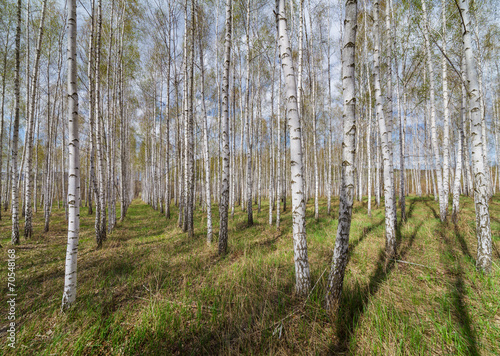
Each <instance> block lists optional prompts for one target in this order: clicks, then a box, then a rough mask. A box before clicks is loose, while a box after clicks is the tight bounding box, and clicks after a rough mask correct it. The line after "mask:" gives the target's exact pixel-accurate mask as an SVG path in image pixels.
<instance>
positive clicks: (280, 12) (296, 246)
mask: <svg viewBox="0 0 500 356" xmlns="http://www.w3.org/2000/svg"><path fill="white" fill-rule="evenodd" d="M276 5H277V9H276V10H277V11H276V21H277V25H278V39H279V50H280V57H281V66H282V68H283V74H284V77H285V86H286V111H287V117H288V127H289V130H290V170H291V176H290V178H291V190H292V219H293V223H292V224H293V251H294V260H295V292H296V293H297V294H299V295H305V294H307V292H308V291H309V288H310V284H311V282H310V279H311V277H310V272H309V260H308V257H307V240H306V221H305V215H306V202H305V199H304V191H303V173H302V145H301V142H300V137H301V134H302V133H301V127H300V121H299V112H298V107H297V85H296V83H295V74H294V68H293V64H292V50H291V46H290V41H289V39H288V29H287V20H286V14H285V1H284V0H277V1H276Z"/></svg>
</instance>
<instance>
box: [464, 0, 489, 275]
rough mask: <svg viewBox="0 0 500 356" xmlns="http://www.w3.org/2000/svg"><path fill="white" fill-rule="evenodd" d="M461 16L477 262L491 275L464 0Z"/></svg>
mask: <svg viewBox="0 0 500 356" xmlns="http://www.w3.org/2000/svg"><path fill="white" fill-rule="evenodd" d="M459 3H460V7H459V9H460V13H461V15H462V21H463V23H462V24H463V39H464V52H465V53H464V55H465V64H466V68H467V82H468V85H469V93H470V100H469V107H470V111H471V119H472V120H471V136H472V145H471V147H472V162H473V165H472V167H473V170H474V203H475V207H476V236H477V246H478V247H477V261H476V267H477V268H478V269H479V270H481V271H483V272H485V273H488V272H490V270H491V262H492V260H491V258H492V257H491V248H492V241H491V226H490V213H489V207H488V187H487V179H486V168H485V167H484V159H483V150H484V147H483V140H482V132H481V131H482V128H481V120H482V119H481V111H480V109H479V105H480V104H479V101H480V100H481V97H480V95H479V84H478V81H477V71H476V68H475V67H474V56H473V54H472V39H471V33H470V29H471V21H470V15H469V1H468V0H460V1H459Z"/></svg>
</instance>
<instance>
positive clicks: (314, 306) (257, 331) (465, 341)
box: [0, 196, 500, 355]
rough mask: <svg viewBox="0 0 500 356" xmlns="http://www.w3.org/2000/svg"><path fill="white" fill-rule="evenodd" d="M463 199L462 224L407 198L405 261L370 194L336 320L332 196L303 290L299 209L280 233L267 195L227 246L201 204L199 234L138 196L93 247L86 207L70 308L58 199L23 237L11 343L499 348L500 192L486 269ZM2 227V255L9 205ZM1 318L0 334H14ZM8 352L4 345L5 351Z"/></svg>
mask: <svg viewBox="0 0 500 356" xmlns="http://www.w3.org/2000/svg"><path fill="white" fill-rule="evenodd" d="M462 201H463V204H464V208H463V212H462V214H461V219H460V221H459V223H458V224H457V225H454V224H452V223H448V224H441V223H440V222H439V220H438V219H437V217H436V210H437V209H438V208H437V204H436V203H435V202H434V200H433V199H431V198H417V197H409V198H408V200H407V215H408V222H407V223H406V224H405V225H402V226H399V229H398V244H399V245H398V260H402V261H405V262H409V263H402V262H395V261H390V263H389V264H388V265H387V268H384V266H385V261H384V254H383V249H384V244H385V242H384V215H383V208H382V207H381V208H379V209H374V210H373V216H372V217H371V218H369V217H367V216H366V202H364V203H363V204H361V203H356V205H355V208H354V211H355V214H354V217H353V225H352V229H351V231H352V233H351V238H350V261H349V265H348V268H347V272H346V278H345V286H344V293H343V299H342V304H341V309H340V311H339V314H338V315H337V317H336V319H335V320H333V321H332V320H330V318H329V316H328V315H327V314H326V313H325V312H324V310H323V308H322V302H323V295H324V287H325V282H326V277H327V274H328V269H329V266H330V262H331V261H330V260H331V255H332V249H333V245H334V239H335V232H336V226H337V221H336V220H335V219H332V218H330V217H328V216H326V202H322V203H323V204H322V205H321V214H320V219H319V221H317V222H316V221H315V220H314V211H313V202H312V201H311V204H310V206H308V217H307V218H308V219H307V232H308V245H309V259H310V264H311V273H312V278H313V285H315V288H314V290H313V291H312V292H311V294H310V295H309V297H308V298H307V299H304V298H297V297H296V296H294V295H293V287H294V269H293V252H292V242H291V216H290V211H289V210H288V211H287V212H286V213H285V214H284V215H282V216H283V222H282V228H281V230H279V231H278V230H276V228H275V227H274V226H273V227H270V226H269V225H268V224H267V211H268V210H267V205H263V209H262V213H259V214H257V213H255V218H254V219H255V224H254V226H252V227H247V226H246V222H245V221H246V214H245V213H244V212H242V211H241V209H240V208H239V207H236V214H235V218H234V220H230V225H229V228H230V235H229V252H228V254H227V255H226V256H224V257H219V256H218V255H217V253H216V247H215V246H207V244H206V242H205V232H206V229H205V226H204V224H205V222H206V217H205V216H204V214H203V213H202V212H201V211H199V210H197V211H196V216H195V237H194V238H193V239H189V238H188V237H187V235H186V234H183V233H182V232H181V231H180V230H179V229H178V228H177V226H176V221H177V219H176V218H177V216H176V211H175V209H174V214H173V218H172V219H171V220H170V221H167V220H166V219H165V218H164V217H163V216H162V215H161V214H160V213H159V212H157V211H154V210H153V209H152V208H150V207H149V206H147V205H145V204H144V203H142V202H140V201H134V202H133V204H132V206H131V207H130V209H129V215H128V217H127V218H126V219H125V221H124V222H123V223H120V224H119V225H118V227H117V228H116V230H115V231H114V232H113V233H112V234H111V235H110V236H109V237H108V240H107V241H106V242H105V244H104V248H103V249H101V250H96V249H95V242H94V236H93V218H94V217H93V216H88V214H87V211H86V209H82V229H81V235H82V236H81V242H80V249H79V261H78V283H79V284H78V296H77V298H78V300H77V304H76V305H75V307H74V308H72V309H71V310H70V311H69V312H67V313H64V314H63V313H61V312H60V310H59V308H60V302H61V297H62V288H63V282H64V258H65V243H66V230H65V226H66V224H65V222H64V213H63V211H60V210H55V211H54V213H53V220H52V223H51V231H50V232H49V233H47V234H44V233H42V232H41V231H42V227H43V226H42V222H43V221H42V219H43V214H42V213H41V212H38V214H37V215H36V217H35V234H34V236H35V237H34V238H33V239H32V240H30V241H24V240H22V244H21V245H20V246H19V247H16V251H17V256H18V260H17V267H18V268H17V281H16V285H17V293H18V295H19V297H18V305H17V308H18V309H17V316H18V322H19V329H18V330H19V332H18V341H17V348H16V350H15V352H14V354H16V353H17V354H19V355H34V354H42V355H52V354H53V355H66V354H68V355H70V354H71V355H73V354H75V355H121V354H126V355H167V354H174V355H175V354H192V355H198V354H237V353H243V354H273V355H275V354H277V355H291V354H360V355H373V354H385V355H415V354H417V355H419V354H422V355H429V354H435V355H449V354H461V355H479V354H482V355H490V354H496V353H498V350H500V309H499V308H500V292H499V291H500V288H499V287H500V282H499V281H500V278H499V277H500V268H499V267H498V265H499V264H500V262H499V259H500V256H499V254H498V250H499V248H500V220H499V217H500V203H499V197H498V196H496V197H494V198H493V201H492V203H491V205H490V208H491V216H492V230H493V234H494V243H495V249H494V261H495V266H494V268H493V271H492V273H491V274H490V275H489V276H484V275H482V274H480V273H478V272H476V270H475V268H474V264H475V253H476V241H475V236H474V216H473V213H474V207H473V205H472V201H471V199H468V198H463V199H462ZM214 208H215V209H213V210H214V212H215V216H214V222H216V226H214V228H215V232H217V229H218V226H217V223H218V215H217V210H218V209H217V208H216V206H215V205H214ZM254 209H255V210H256V207H254ZM0 233H1V237H2V240H1V244H2V246H3V248H2V250H4V251H3V253H4V254H6V250H7V248H9V246H10V245H9V242H8V241H9V236H10V223H9V220H8V217H7V216H4V217H3V219H2V221H1V223H0ZM5 259H6V258H4V261H5ZM421 265H423V266H421ZM4 266H5V264H4ZM3 270H4V273H3V274H4V275H6V269H5V268H4V269H3ZM325 271H326V273H325ZM5 284H6V283H4V286H2V298H3V300H2V303H3V304H4V305H5V301H6V297H5V296H6V294H7V290H6V288H5ZM5 330H6V328H2V329H1V334H0V336H1V337H2V338H4V340H5V337H6V334H5ZM10 351H11V350H10V349H9V350H8V349H7V347H6V343H4V344H3V348H2V349H0V352H2V353H7V352H10ZM10 353H11V352H10Z"/></svg>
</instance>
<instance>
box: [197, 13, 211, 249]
mask: <svg viewBox="0 0 500 356" xmlns="http://www.w3.org/2000/svg"><path fill="white" fill-rule="evenodd" d="M199 16H200V17H201V16H202V14H201V12H200V14H199ZM200 23H201V22H200ZM198 44H199V51H200V69H201V110H202V115H203V117H202V120H203V158H204V159H205V194H206V204H207V243H208V244H211V243H212V202H211V196H212V194H211V190H210V155H209V149H208V123H207V121H208V118H207V110H206V108H205V66H204V63H203V43H202V38H201V31H198Z"/></svg>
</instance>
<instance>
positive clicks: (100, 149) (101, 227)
mask: <svg viewBox="0 0 500 356" xmlns="http://www.w3.org/2000/svg"><path fill="white" fill-rule="evenodd" d="M101 1H102V0H98V2H97V38H96V54H95V103H94V104H95V106H94V110H95V112H94V115H95V125H96V127H95V129H96V148H97V150H96V151H97V164H98V166H97V168H98V169H97V180H98V184H97V189H98V199H97V200H98V203H97V204H98V209H99V212H98V214H96V237H97V246H98V247H99V248H100V247H101V246H102V243H103V242H104V240H106V202H105V196H104V194H105V189H104V188H105V177H104V159H105V158H104V155H105V153H104V128H103V124H102V123H103V120H102V117H101V98H100V91H101V71H100V65H101V32H102V31H101V29H102V4H101ZM96 210H97V209H96Z"/></svg>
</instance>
